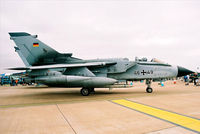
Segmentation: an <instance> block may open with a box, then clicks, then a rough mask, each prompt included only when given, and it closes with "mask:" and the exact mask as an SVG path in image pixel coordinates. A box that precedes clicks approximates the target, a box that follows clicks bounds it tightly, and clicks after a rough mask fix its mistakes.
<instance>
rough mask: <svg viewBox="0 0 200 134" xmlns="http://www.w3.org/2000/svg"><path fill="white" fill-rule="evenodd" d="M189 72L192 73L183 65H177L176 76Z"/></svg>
mask: <svg viewBox="0 0 200 134" xmlns="http://www.w3.org/2000/svg"><path fill="white" fill-rule="evenodd" d="M191 73H194V72H193V71H191V70H188V69H186V68H184V67H180V66H178V75H177V77H181V76H185V75H188V74H191Z"/></svg>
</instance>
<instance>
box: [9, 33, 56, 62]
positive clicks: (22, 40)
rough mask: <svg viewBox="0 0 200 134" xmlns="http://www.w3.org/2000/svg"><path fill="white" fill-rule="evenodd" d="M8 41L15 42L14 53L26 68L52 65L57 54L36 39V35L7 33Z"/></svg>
mask: <svg viewBox="0 0 200 134" xmlns="http://www.w3.org/2000/svg"><path fill="white" fill-rule="evenodd" d="M9 34H10V39H11V40H13V41H14V42H15V44H16V45H17V47H15V51H16V52H18V54H19V56H20V57H21V59H22V60H23V62H24V64H25V65H26V66H34V65H44V64H52V63H54V62H55V61H54V59H55V58H56V56H57V55H59V53H58V52H57V51H56V50H54V49H53V48H51V47H49V46H47V45H46V44H44V43H43V42H41V41H40V40H38V39H36V38H37V35H30V34H28V33H25V32H16V33H9Z"/></svg>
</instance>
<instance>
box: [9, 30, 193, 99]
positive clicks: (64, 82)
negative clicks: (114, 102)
mask: <svg viewBox="0 0 200 134" xmlns="http://www.w3.org/2000/svg"><path fill="white" fill-rule="evenodd" d="M9 34H10V39H11V40H13V41H14V42H15V44H16V46H15V47H14V48H15V51H16V52H17V53H18V54H19V56H20V57H21V59H22V60H23V62H24V64H25V65H26V67H16V68H10V69H12V70H26V71H27V73H28V77H29V80H30V81H32V82H35V83H41V84H45V85H48V86H55V87H82V89H81V91H80V92H81V94H82V95H83V96H87V95H89V94H90V93H91V92H94V88H103V87H112V86H113V85H114V84H116V83H117V82H118V81H121V80H125V81H137V80H146V84H147V88H146V92H147V93H152V91H153V89H152V88H151V82H152V80H158V79H163V78H173V77H180V76H184V75H187V74H190V73H193V72H192V71H190V70H188V69H185V68H183V67H180V66H172V65H169V64H165V63H161V62H158V61H156V60H155V59H153V60H151V61H150V62H149V61H147V59H146V58H143V59H136V60H135V61H129V60H128V59H127V58H120V59H119V58H118V59H93V60H82V59H78V58H75V57H72V54H71V53H59V52H57V51H56V50H54V49H53V48H51V47H49V46H47V45H46V44H44V43H43V42H41V41H40V40H38V39H37V35H31V34H28V33H25V32H15V33H9Z"/></svg>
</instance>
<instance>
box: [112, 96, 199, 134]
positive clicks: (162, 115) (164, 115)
mask: <svg viewBox="0 0 200 134" xmlns="http://www.w3.org/2000/svg"><path fill="white" fill-rule="evenodd" d="M111 101H112V102H114V103H116V104H119V105H122V106H125V107H127V108H130V109H133V110H136V111H139V112H142V113H145V114H147V115H150V116H153V117H156V118H159V119H162V120H165V121H168V122H170V123H173V124H176V125H179V126H181V127H184V128H186V129H190V130H192V131H195V132H198V133H199V132H200V120H198V119H194V118H191V117H188V116H184V115H180V114H177V113H173V112H169V111H165V110H162V109H159V108H154V107H151V106H147V105H143V104H140V103H136V102H132V101H129V100H124V99H120V100H111Z"/></svg>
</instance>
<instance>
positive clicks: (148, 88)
mask: <svg viewBox="0 0 200 134" xmlns="http://www.w3.org/2000/svg"><path fill="white" fill-rule="evenodd" d="M146 85H147V88H146V92H147V93H152V92H153V89H152V88H151V80H146Z"/></svg>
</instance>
